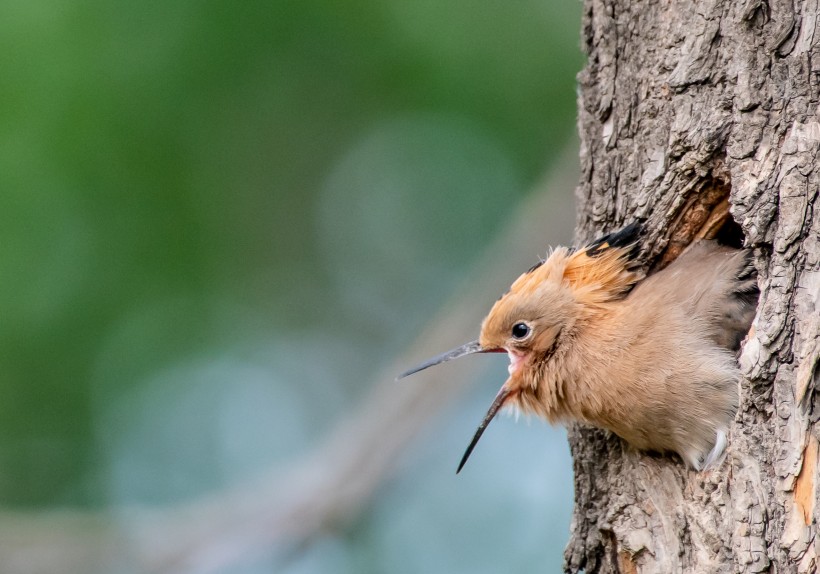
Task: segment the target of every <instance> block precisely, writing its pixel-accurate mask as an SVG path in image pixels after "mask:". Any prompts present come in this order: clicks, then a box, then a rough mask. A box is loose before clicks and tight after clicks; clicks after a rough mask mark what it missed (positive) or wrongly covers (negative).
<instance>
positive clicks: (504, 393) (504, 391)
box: [456, 385, 511, 474]
mask: <svg viewBox="0 0 820 574" xmlns="http://www.w3.org/2000/svg"><path fill="white" fill-rule="evenodd" d="M510 392H511V391H510V390H509V389H508V388H507V385H504V386H503V387H501V390H500V391H498V394H497V395H496V396H495V400H494V401H493V404H491V405H490V410H488V411H487V414H486V415H484V420H483V421H481V424H480V425H478V429H477V430H476V431H475V435H473V440H471V441H470V445H469V446H468V447H467V450H466V451H464V456H462V457H461V462H460V463H458V470H456V474H458V473H459V472H461V469H462V468H464V463H465V462H467V459H468V458H470V455H471V454H472V453H473V449H474V448H475V445H477V444H478V439H480V438H481V435H483V434H484V431H485V430H486V429H487V425H489V424H490V421H492V420H493V418H494V417H495V415H496V413H498V410H499V409H500V408H501V407H503V406H504V401H506V400H507V397H509V396H510Z"/></svg>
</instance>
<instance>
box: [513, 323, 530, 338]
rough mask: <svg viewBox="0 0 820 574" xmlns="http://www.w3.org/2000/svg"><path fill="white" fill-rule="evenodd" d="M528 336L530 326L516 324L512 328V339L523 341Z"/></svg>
mask: <svg viewBox="0 0 820 574" xmlns="http://www.w3.org/2000/svg"><path fill="white" fill-rule="evenodd" d="M529 334H530V326H529V325H527V324H526V323H516V324H515V325H513V328H512V336H513V338H514V339H524V338H525V337H526V336H527V335H529Z"/></svg>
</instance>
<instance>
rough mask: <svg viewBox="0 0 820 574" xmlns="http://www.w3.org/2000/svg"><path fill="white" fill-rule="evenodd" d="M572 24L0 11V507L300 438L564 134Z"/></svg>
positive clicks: (167, 473)
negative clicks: (0, 75) (1, 75)
mask: <svg viewBox="0 0 820 574" xmlns="http://www.w3.org/2000/svg"><path fill="white" fill-rule="evenodd" d="M579 9H580V7H579V6H577V5H576V4H575V3H574V2H568V3H559V2H549V1H543V0H541V1H535V0H524V1H522V2H513V3H501V2H497V3H492V2H486V3H474V2H467V1H466V0H447V1H432V0H422V1H412V2H407V1H403V0H385V1H377V0H354V1H342V0H335V1H334V0H300V1H295V0H281V1H279V2H274V3H271V2H261V1H249V2H218V1H205V2H202V1H199V2H194V1H182V0H180V1H172V2H156V1H154V2H150V1H149V2H136V3H134V2H122V1H111V0H109V1H106V2H103V1H99V0H85V1H79V2H71V3H64V2H46V1H37V0H34V1H26V2H22V1H19V0H17V1H14V0H12V1H10V2H5V3H4V4H3V5H2V7H0V69H2V70H3V82H2V85H0V184H2V189H3V192H2V194H0V317H2V322H1V323H0V348H2V352H0V393H2V395H1V396H2V397H3V398H2V401H0V501H2V503H3V504H4V505H5V506H13V507H46V506H51V505H82V506H87V507H96V506H101V505H107V504H119V503H123V502H146V503H168V502H175V501H179V500H184V499H186V498H189V497H191V496H195V495H196V494H198V493H200V492H203V491H206V490H208V489H211V488H218V487H220V486H223V485H225V484H228V483H230V482H231V481H232V480H235V479H237V478H238V477H242V476H246V475H248V474H252V473H253V472H255V471H257V470H258V469H260V468H264V467H266V466H268V465H270V464H284V463H286V462H287V461H288V460H289V459H290V458H291V457H292V456H294V455H295V454H296V452H297V451H299V450H301V449H304V448H307V447H309V446H310V444H312V443H313V442H314V441H315V440H316V438H317V437H319V436H321V434H322V432H324V431H325V430H327V429H328V428H330V426H331V424H332V422H333V421H334V420H335V418H336V417H337V416H338V415H339V413H340V412H341V410H342V409H344V408H345V407H346V406H349V405H351V404H353V403H354V402H355V400H356V399H357V398H358V397H359V396H360V395H361V393H362V392H363V390H362V388H361V386H362V384H363V382H365V381H366V380H367V376H368V375H369V374H372V373H373V372H374V371H375V369H376V368H377V367H378V366H379V365H380V364H382V363H383V362H384V361H385V360H387V358H389V355H390V353H393V352H395V351H396V350H397V349H399V348H400V347H401V346H402V345H404V344H406V343H407V342H408V341H409V340H410V338H411V337H412V335H413V333H414V332H415V331H416V330H417V329H418V328H419V327H420V326H421V324H422V322H423V318H424V316H425V314H427V315H429V314H430V313H432V311H433V310H434V309H436V308H437V307H438V306H439V305H440V304H441V303H442V302H443V301H444V299H445V298H446V296H447V295H448V293H449V291H450V289H452V286H453V285H454V284H455V283H454V282H455V281H456V280H457V279H458V277H459V276H460V273H461V271H462V270H463V269H465V268H467V266H468V265H469V263H470V262H471V260H472V258H473V256H474V255H475V254H477V253H478V252H480V250H481V247H482V245H483V244H484V243H485V242H486V241H487V240H489V239H490V238H491V236H492V233H493V231H494V230H495V229H496V228H497V227H498V226H499V225H500V224H501V222H502V221H503V219H504V216H505V214H506V213H507V212H508V210H509V209H510V208H511V207H512V206H513V205H514V204H515V202H516V200H517V199H518V198H520V197H521V196H522V194H524V193H525V192H526V190H527V188H528V186H529V185H530V184H531V183H532V182H534V180H535V179H536V178H537V177H538V176H539V175H540V174H541V173H542V171H543V170H544V168H545V166H546V164H547V163H548V161H549V159H550V153H551V152H552V150H557V149H558V147H559V146H560V144H561V142H562V141H563V140H564V139H565V138H566V137H567V136H568V135H569V133H570V132H571V130H572V129H573V125H574V118H575V112H574V105H575V90H574V74H575V72H576V71H577V70H578V69H579V68H580V63H581V57H580V54H579V53H578V51H577V49H576V48H575V44H576V42H577V40H576V37H577V29H578V27H579V23H578V13H579ZM534 249H535V248H534ZM236 397H239V398H238V399H236ZM233 399H236V400H237V401H238V402H237V403H236V404H233V403H231V401H232V400H233ZM226 404H227V405H228V406H227V407H226V406H225V405H226ZM226 409H227V410H226ZM277 409H279V410H278V411H277ZM285 411H287V412H288V413H289V414H288V416H284V415H283V413H284V412H285ZM274 415H276V416H274ZM272 436H273V437H277V436H278V437H279V439H276V438H274V439H271V438H270V437H272ZM249 437H253V440H250V438H249Z"/></svg>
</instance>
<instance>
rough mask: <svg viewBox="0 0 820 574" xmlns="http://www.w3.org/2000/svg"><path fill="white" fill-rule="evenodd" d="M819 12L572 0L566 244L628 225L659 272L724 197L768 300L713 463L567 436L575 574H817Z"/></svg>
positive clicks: (713, 217)
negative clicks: (581, 56) (640, 227)
mask: <svg viewBox="0 0 820 574" xmlns="http://www.w3.org/2000/svg"><path fill="white" fill-rule="evenodd" d="M819 11H820V7H819V6H818V0H807V1H805V2H795V3H792V2H783V1H781V0H773V1H771V2H769V3H767V2H766V0H745V1H740V2H738V1H730V0H711V1H706V2H691V1H688V0H669V1H667V2H648V1H644V2H634V1H632V0H585V10H584V23H583V42H584V44H585V48H586V50H587V52H588V54H589V60H588V63H587V66H586V69H585V70H584V71H583V72H582V73H581V75H580V106H579V108H580V109H579V114H580V118H579V131H580V135H581V139H582V151H581V162H582V176H581V183H580V185H579V187H578V195H579V202H580V213H579V220H578V229H577V235H578V237H577V239H578V240H579V241H583V240H586V239H589V238H591V237H592V236H593V235H597V234H600V233H601V232H602V231H605V230H610V229H613V228H615V227H618V226H619V225H622V224H624V223H627V222H630V221H632V220H634V219H636V218H641V219H644V220H645V221H646V227H647V228H648V230H649V233H648V236H647V240H646V242H645V244H644V249H645V253H646V255H647V257H648V258H649V259H650V260H651V261H655V262H663V261H668V260H671V259H673V258H674V257H675V256H676V255H677V253H679V252H680V250H681V249H682V248H683V247H685V246H686V245H687V244H688V243H689V242H691V241H692V239H693V238H695V237H698V236H709V235H710V234H711V235H714V230H715V229H716V228H717V226H719V225H720V221H719V219H720V214H721V212H725V206H726V203H725V202H726V200H727V199H728V202H729V204H730V205H731V214H732V216H733V218H734V221H735V222H736V223H737V224H738V225H739V227H735V231H734V235H735V236H736V237H735V239H737V240H743V239H745V244H746V245H747V246H750V247H753V248H754V250H755V256H756V261H755V263H756V267H757V270H758V273H759V284H760V288H761V296H760V302H759V305H758V311H757V317H756V319H755V323H754V325H753V328H752V331H751V333H750V335H749V337H748V339H747V341H746V343H745V344H744V347H743V350H742V352H741V354H740V364H741V367H742V371H743V375H744V378H743V380H742V381H741V385H740V409H739V411H738V414H737V417H736V418H735V423H734V424H733V426H732V429H731V434H730V446H729V449H728V456H727V458H726V460H725V461H724V463H723V464H722V465H721V466H720V467H719V468H717V469H716V470H713V471H708V472H702V473H696V472H693V471H687V470H686V469H685V468H684V466H683V464H682V463H681V462H680V461H679V460H678V459H676V458H674V457H671V456H666V457H660V456H653V455H647V454H643V453H639V452H636V451H635V450H634V449H632V448H630V447H629V446H627V445H625V444H624V443H622V442H621V441H620V440H619V439H617V438H616V437H613V436H612V435H610V434H608V433H605V432H603V431H597V430H594V429H589V428H582V427H580V426H577V427H574V428H572V429H570V446H571V449H572V452H573V456H574V460H575V490H576V502H575V514H574V518H573V524H572V535H571V539H570V542H569V545H568V546H567V549H566V555H565V559H566V562H565V570H567V571H568V572H579V571H581V570H583V571H584V572H585V573H586V574H592V573H597V572H623V573H636V572H640V573H649V572H652V573H654V572H657V573H660V574H669V573H675V572H696V573H710V572H777V573H784V572H814V571H815V570H816V568H817V562H818V550H820V548H818V544H820V541H819V540H818V537H817V518H816V517H817V512H818V511H817V509H816V507H817V505H816V500H817V488H816V485H817V478H818V436H820V435H819V434H818V429H820V426H818V423H817V421H818V418H820V394H818V393H816V392H815V389H816V387H817V385H818V384H819V383H820V381H818V378H820V377H818V376H817V374H816V367H817V359H818V350H819V349H820V333H819V331H820V201H818V182H819V181H820V172H818V169H815V166H816V165H817V163H818V157H817V156H818V151H819V150H820V118H818V105H820V98H819V97H818V82H820V76H818V73H819V72H820V49H818V42H819V41H820V29H818V15H819V14H818V12H819ZM716 221H717V223H716ZM723 229H724V230H725V229H730V226H724V228H723ZM741 231H742V237H741V236H740V232H741ZM728 233H729V234H731V233H732V232H731V231H730V232H728ZM730 239H731V238H730ZM661 264H662V263H661Z"/></svg>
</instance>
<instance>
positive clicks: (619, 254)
mask: <svg viewBox="0 0 820 574" xmlns="http://www.w3.org/2000/svg"><path fill="white" fill-rule="evenodd" d="M638 234H639V228H638V227H637V226H636V225H632V226H629V227H627V228H625V229H624V230H622V231H620V232H618V233H614V234H611V235H608V236H606V237H603V238H601V239H600V240H598V241H596V242H594V243H592V244H590V245H588V246H586V247H585V248H583V249H580V250H577V251H572V250H570V249H566V248H558V249H556V250H554V251H553V252H552V253H551V254H550V256H549V257H548V258H547V260H546V261H544V262H543V263H541V264H539V265H537V266H535V267H533V268H532V269H530V270H529V271H528V272H526V273H524V274H523V275H521V276H520V277H519V278H518V279H517V280H516V281H515V282H514V283H513V284H512V286H511V287H510V290H509V292H507V293H506V294H504V295H503V296H502V297H501V298H500V299H499V300H498V301H497V302H496V304H495V305H494V306H493V308H492V309H491V310H490V312H489V314H488V315H487V317H486V318H485V319H484V322H483V324H482V326H481V336H480V337H479V340H478V341H477V342H473V343H468V344H467V345H464V346H462V347H459V348H458V349H454V350H453V351H451V352H449V353H445V354H444V355H441V356H439V357H436V358H434V359H432V360H430V361H428V362H427V363H425V364H423V365H421V366H419V367H418V368H416V369H413V370H411V371H408V372H407V373H404V374H403V375H402V376H406V375H408V374H411V373H413V372H416V371H417V370H420V369H422V368H426V367H428V366H432V365H434V364H437V363H440V362H443V361H446V360H450V359H452V358H455V357H457V356H462V355H465V354H471V353H476V352H498V351H506V352H507V353H508V355H509V357H510V367H509V373H510V376H509V378H508V379H507V381H506V382H505V383H504V385H503V386H502V387H501V390H500V391H499V393H498V395H497V396H496V399H495V401H494V402H493V405H492V406H491V408H490V410H489V412H488V413H487V416H486V417H485V419H484V421H483V422H482V424H481V426H479V429H478V431H477V432H476V436H475V437H474V439H473V442H472V443H471V444H470V446H469V448H468V449H467V452H466V453H465V455H464V458H463V459H462V461H461V464H460V465H459V470H460V469H461V466H463V464H464V462H465V461H466V460H467V457H469V455H470V453H471V452H472V449H473V447H474V446H475V444H476V442H477V441H478V439H479V438H480V436H481V434H482V433H483V431H484V429H485V428H486V426H487V424H488V423H489V422H490V420H492V418H493V416H494V415H495V413H496V412H497V411H498V410H499V408H501V407H504V406H511V407H515V408H518V409H519V410H520V411H521V412H523V413H531V414H536V415H538V416H541V417H543V418H545V419H547V420H548V421H550V422H552V423H561V422H567V421H572V420H576V421H580V422H583V423H586V424H590V425H593V426H596V427H600V428H604V429H608V430H610V431H612V432H614V433H615V434H617V435H618V436H620V437H621V438H623V439H624V440H626V441H627V442H629V443H630V444H632V445H633V446H635V447H636V448H638V449H642V450H652V451H660V452H664V451H671V452H677V453H678V454H679V455H680V456H681V458H683V460H684V461H685V462H686V463H688V464H689V465H690V466H691V467H693V468H695V469H698V470H700V469H703V468H708V467H710V466H712V465H713V464H714V463H715V462H716V461H718V460H719V459H720V456H721V454H722V452H723V450H724V448H725V445H726V434H727V430H728V427H729V425H730V423H731V421H732V419H733V417H734V413H735V410H736V408H737V394H738V391H737V383H738V378H739V371H738V367H737V363H736V360H735V350H736V349H737V346H738V345H739V343H740V341H741V340H742V339H743V337H744V336H745V334H746V332H747V331H748V329H749V326H750V323H751V320H752V318H753V315H754V303H755V301H756V298H757V287H756V282H755V280H754V277H753V274H752V273H751V267H750V262H749V254H748V252H747V251H740V250H736V249H731V248H728V247H723V246H720V245H718V244H717V243H715V242H712V241H701V242H698V243H696V244H693V245H692V246H690V247H689V249H688V250H687V251H685V252H684V253H683V255H681V256H680V257H679V258H678V259H677V260H675V261H674V262H673V263H672V264H671V265H669V266H668V267H667V268H666V269H664V270H662V271H660V272H658V273H655V274H653V275H651V276H649V277H647V278H644V274H643V272H642V271H641V270H640V268H639V267H638V266H637V264H636V262H635V260H634V256H635V254H636V252H637V250H636V242H637V240H638Z"/></svg>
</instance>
